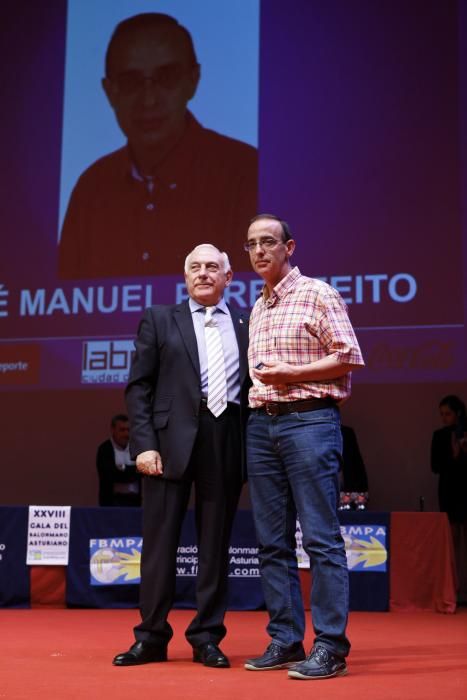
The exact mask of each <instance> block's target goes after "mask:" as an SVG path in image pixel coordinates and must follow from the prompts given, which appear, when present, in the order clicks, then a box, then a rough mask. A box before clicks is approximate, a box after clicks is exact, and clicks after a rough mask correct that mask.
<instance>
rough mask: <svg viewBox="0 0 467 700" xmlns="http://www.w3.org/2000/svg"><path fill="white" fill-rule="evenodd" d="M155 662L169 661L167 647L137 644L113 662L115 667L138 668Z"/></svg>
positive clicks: (146, 643)
mask: <svg viewBox="0 0 467 700" xmlns="http://www.w3.org/2000/svg"><path fill="white" fill-rule="evenodd" d="M153 661H167V647H166V646H161V645H160V644H152V643H151V642H135V643H134V644H133V646H131V647H130V648H129V649H128V651H124V652H123V653H122V654H117V656H116V657H115V658H114V660H113V661H112V663H113V665H114V666H138V664H149V663H151V662H153Z"/></svg>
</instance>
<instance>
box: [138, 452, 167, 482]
mask: <svg viewBox="0 0 467 700" xmlns="http://www.w3.org/2000/svg"><path fill="white" fill-rule="evenodd" d="M136 469H137V470H138V471H139V472H141V474H147V475H149V476H160V475H161V474H162V472H163V471H164V469H163V466H162V459H161V456H160V454H159V452H157V450H147V451H146V452H141V453H140V454H139V455H138V456H137V458H136Z"/></svg>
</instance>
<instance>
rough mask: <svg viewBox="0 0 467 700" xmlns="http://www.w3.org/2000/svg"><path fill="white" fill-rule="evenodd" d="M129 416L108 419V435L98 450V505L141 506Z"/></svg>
mask: <svg viewBox="0 0 467 700" xmlns="http://www.w3.org/2000/svg"><path fill="white" fill-rule="evenodd" d="M129 436H130V430H129V423H128V416H126V415H125V414H123V413H119V414H117V415H116V416H114V417H113V418H112V420H111V422H110V438H109V439H108V440H105V442H103V443H102V444H101V445H99V447H98V449H97V455H96V466H97V474H98V477H99V505H100V506H140V505H141V475H140V474H139V473H138V472H137V470H136V465H135V462H134V461H133V460H132V459H131V457H130V447H129Z"/></svg>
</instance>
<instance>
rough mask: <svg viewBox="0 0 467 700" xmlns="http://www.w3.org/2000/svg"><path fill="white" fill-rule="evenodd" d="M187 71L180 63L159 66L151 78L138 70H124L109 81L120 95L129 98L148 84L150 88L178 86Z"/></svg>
mask: <svg viewBox="0 0 467 700" xmlns="http://www.w3.org/2000/svg"><path fill="white" fill-rule="evenodd" d="M187 70H188V69H187V67H186V66H184V65H183V64H182V63H168V64H167V65H166V66H160V67H159V68H158V69H157V70H156V71H155V72H154V73H153V75H151V76H148V75H144V73H142V72H141V71H139V70H126V71H122V72H121V73H118V75H116V76H115V77H113V78H109V80H110V82H111V83H113V84H114V85H115V86H116V87H117V89H118V91H119V92H120V93H121V94H122V95H126V96H128V97H129V96H131V95H136V94H137V93H138V92H141V91H142V90H143V89H144V88H145V87H146V84H147V83H148V82H149V83H150V84H151V86H153V85H158V86H160V87H163V88H166V89H172V88H174V87H176V86H177V85H178V84H179V82H180V80H181V79H182V78H183V77H184V75H185V74H186V73H187Z"/></svg>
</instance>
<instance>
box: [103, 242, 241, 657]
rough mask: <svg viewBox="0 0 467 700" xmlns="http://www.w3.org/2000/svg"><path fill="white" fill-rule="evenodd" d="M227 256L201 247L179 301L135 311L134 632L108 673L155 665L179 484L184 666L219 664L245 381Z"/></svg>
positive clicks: (166, 632)
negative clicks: (138, 539) (192, 568)
mask: <svg viewBox="0 0 467 700" xmlns="http://www.w3.org/2000/svg"><path fill="white" fill-rule="evenodd" d="M231 279H232V271H231V268H230V263H229V260H228V257H227V255H226V254H225V253H221V252H220V251H219V250H218V249H217V248H215V247H214V246H212V245H210V244H202V245H200V246H197V247H196V248H195V249H194V250H193V251H192V252H191V253H190V254H189V255H188V257H187V259H186V261H185V281H186V285H187V289H188V293H189V297H190V298H189V300H188V301H186V302H183V303H182V304H177V305H174V306H154V307H152V308H150V309H147V310H146V312H145V314H144V316H143V319H142V321H141V323H140V327H139V330H138V337H137V340H136V343H135V345H136V353H135V356H134V359H133V364H132V368H131V372H130V378H129V382H128V386H127V389H126V400H127V407H128V414H129V418H130V426H131V430H130V447H131V453H132V455H133V456H134V457H135V458H136V465H137V468H138V469H139V471H141V473H142V474H144V475H145V476H144V478H143V538H144V543H143V552H142V560H141V593H140V608H141V617H142V620H141V623H140V624H139V625H137V626H136V627H135V630H134V632H135V637H136V642H135V644H133V645H132V647H131V648H130V649H129V650H128V651H127V652H125V653H122V654H118V655H117V656H116V657H115V658H114V660H113V663H114V665H116V666H133V665H136V664H143V663H148V662H152V661H166V660H167V646H168V643H169V641H170V639H171V637H172V634H173V632H172V629H171V627H170V625H169V623H168V622H167V616H168V613H169V611H170V608H171V606H172V603H173V599H174V592H175V574H176V554H177V547H178V542H179V537H180V530H181V526H182V521H183V517H184V515H185V512H186V509H187V506H188V500H189V496H190V491H191V486H192V484H194V486H195V496H196V498H195V520H196V528H197V536H198V574H197V582H196V598H197V612H196V615H195V617H194V619H193V620H192V622H191V623H190V625H189V627H188V629H187V630H186V638H187V640H188V642H189V643H190V644H191V646H192V647H193V661H195V662H199V663H203V664H204V665H206V666H210V667H214V668H225V667H228V666H229V661H228V659H227V657H226V656H225V655H224V654H223V652H222V651H221V650H220V648H219V646H218V645H219V643H220V641H221V640H222V639H223V637H224V636H225V634H226V628H225V626H224V615H225V611H226V604H227V577H228V563H229V559H228V547H229V540H230V534H231V529H232V522H233V518H234V515H235V510H236V507H237V503H238V498H239V495H240V490H241V486H242V483H243V430H242V428H243V425H244V422H245V419H246V406H247V393H248V388H249V379H248V371H247V360H246V352H247V346H248V318H247V316H246V315H242V314H241V313H239V312H238V311H236V310H235V309H233V308H232V309H231V308H229V307H228V306H227V304H226V303H225V301H224V299H223V292H224V289H225V288H226V287H227V286H228V285H229V284H230V282H231Z"/></svg>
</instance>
